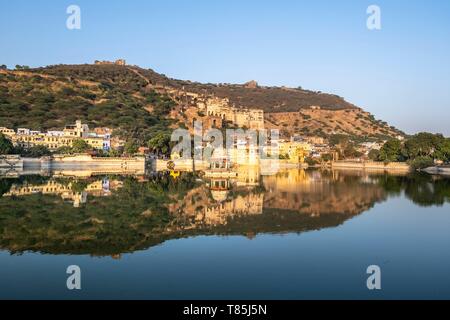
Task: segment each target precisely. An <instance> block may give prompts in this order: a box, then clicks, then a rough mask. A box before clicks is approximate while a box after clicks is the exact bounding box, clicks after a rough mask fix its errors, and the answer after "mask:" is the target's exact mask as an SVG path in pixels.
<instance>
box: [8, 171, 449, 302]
mask: <svg viewBox="0 0 450 320" xmlns="http://www.w3.org/2000/svg"><path fill="white" fill-rule="evenodd" d="M0 195H2V196H1V197H0V250H1V251H0V298H2V299H5V298H6V299H22V298H26V299H30V298H31V299H38V298H39V299H53V298H58V299H79V298H87V299H91V298H96V299H99V298H100V299H103V298H113V299H114V298H125V299H128V298H130V299H131V298H135V299H241V298H242V299H311V298H314V299H315V298H318V299H330V298H339V299H380V298H387V299H391V298H392V299H393V298H401V299H405V298H413V299H416V298H424V299H450V204H449V202H450V179H445V178H442V177H432V176H428V175H413V176H407V175H387V174H376V173H373V174H372V173H363V172H358V171H355V172H344V171H335V172H331V171H314V170H307V171H303V170H291V171H285V172H281V173H279V174H278V175H276V176H267V177H260V176H259V174H258V172H254V171H252V170H245V171H244V172H241V173H240V174H239V177H238V179H236V180H233V181H227V180H213V181H210V180H204V181H201V180H198V179H194V178H193V177H192V175H191V174H181V175H179V176H177V174H173V175H169V174H161V175H157V176H152V177H148V178H132V177H120V176H109V177H91V178H67V177H62V176H59V177H56V176H53V177H40V176H28V177H20V178H2V179H1V180H0ZM69 265H78V266H80V268H81V270H82V290H80V291H69V290H68V289H67V288H66V279H67V277H68V275H67V274H66V268H67V266H69ZM369 265H379V266H380V267H381V271H382V290H380V291H369V290H368V289H367V287H366V279H367V277H368V275H367V274H366V268H367V267H368V266H369Z"/></svg>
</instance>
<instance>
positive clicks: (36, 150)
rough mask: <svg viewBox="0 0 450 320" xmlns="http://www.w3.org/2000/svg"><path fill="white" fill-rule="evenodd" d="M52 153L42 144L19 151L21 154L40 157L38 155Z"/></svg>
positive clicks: (42, 155)
mask: <svg viewBox="0 0 450 320" xmlns="http://www.w3.org/2000/svg"><path fill="white" fill-rule="evenodd" d="M51 154H52V153H51V152H50V150H49V149H48V148H47V147H46V146H42V145H38V146H33V147H31V148H29V149H27V150H23V151H22V152H21V155H22V156H25V157H30V158H40V157H44V156H49V155H51Z"/></svg>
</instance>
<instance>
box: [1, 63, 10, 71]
mask: <svg viewBox="0 0 450 320" xmlns="http://www.w3.org/2000/svg"><path fill="white" fill-rule="evenodd" d="M0 69H1V70H6V69H8V67H7V66H6V64H2V65H1V66H0Z"/></svg>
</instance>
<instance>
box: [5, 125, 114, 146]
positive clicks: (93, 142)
mask: <svg viewBox="0 0 450 320" xmlns="http://www.w3.org/2000/svg"><path fill="white" fill-rule="evenodd" d="M0 133H3V134H4V135H5V136H7V137H8V138H9V139H11V141H12V142H13V144H14V145H16V146H21V147H23V148H25V149H27V148H30V147H33V146H38V145H43V146H45V147H47V148H48V149H49V150H51V151H55V150H57V149H58V148H61V147H72V146H73V142H74V141H76V140H84V141H85V142H86V143H87V144H89V145H90V146H92V148H93V149H97V150H109V149H110V148H111V142H110V135H103V136H102V135H97V134H95V133H94V134H91V133H90V132H89V126H88V125H87V124H83V123H82V122H81V121H76V123H75V124H74V125H68V126H66V127H65V128H64V130H63V131H49V132H46V133H42V132H40V131H32V130H29V129H26V128H20V129H18V130H17V132H15V131H14V130H12V129H8V128H0Z"/></svg>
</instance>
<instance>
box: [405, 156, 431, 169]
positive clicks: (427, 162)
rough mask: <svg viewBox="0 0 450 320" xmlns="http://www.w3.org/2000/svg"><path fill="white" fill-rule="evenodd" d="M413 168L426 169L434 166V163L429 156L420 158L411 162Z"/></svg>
mask: <svg viewBox="0 0 450 320" xmlns="http://www.w3.org/2000/svg"><path fill="white" fill-rule="evenodd" d="M410 164H411V167H412V169H413V170H417V169H425V168H428V167H431V166H433V165H434V161H433V159H432V158H431V157H429V156H420V157H417V158H415V159H414V160H412V161H411V163H410Z"/></svg>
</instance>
